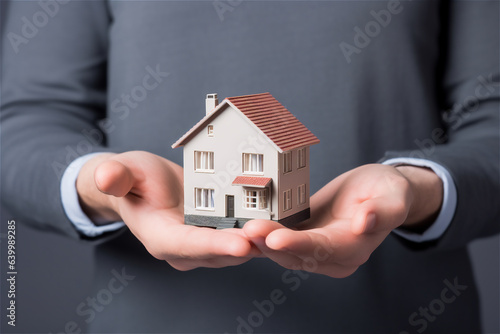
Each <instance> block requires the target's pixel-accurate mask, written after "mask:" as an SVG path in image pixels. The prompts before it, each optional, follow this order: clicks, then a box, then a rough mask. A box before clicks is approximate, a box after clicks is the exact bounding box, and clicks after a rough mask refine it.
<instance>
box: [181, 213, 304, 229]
mask: <svg viewBox="0 0 500 334" xmlns="http://www.w3.org/2000/svg"><path fill="white" fill-rule="evenodd" d="M310 216H311V210H310V209H309V208H307V209H305V210H302V211H300V212H297V213H296V214H293V215H291V216H288V217H286V218H284V219H280V220H274V219H273V220H274V221H276V222H278V223H280V224H282V225H283V226H286V227H294V226H296V225H298V224H299V223H301V222H303V221H304V220H307V219H309V217H310ZM249 220H251V219H249V218H238V217H212V216H198V215H184V223H185V224H186V225H194V226H201V227H211V228H216V229H224V228H242V227H243V225H245V223H246V222H247V221H249Z"/></svg>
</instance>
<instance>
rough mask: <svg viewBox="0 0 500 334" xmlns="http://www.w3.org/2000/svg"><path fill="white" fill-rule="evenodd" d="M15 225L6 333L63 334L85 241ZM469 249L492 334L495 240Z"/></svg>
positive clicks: (78, 289)
mask: <svg viewBox="0 0 500 334" xmlns="http://www.w3.org/2000/svg"><path fill="white" fill-rule="evenodd" d="M0 98H1V97H0ZM320 121H321V120H318V119H316V120H314V119H309V120H308V125H310V126H311V127H313V128H314V127H316V124H315V123H316V122H320ZM177 154H180V152H177ZM312 183H313V184H318V183H319V181H317V180H314V175H312ZM311 190H312V191H315V190H316V189H311ZM26 209H27V210H29V208H26ZM1 219H2V224H1V227H2V233H5V230H4V229H5V224H6V221H7V220H8V219H16V217H15V216H12V215H10V214H8V213H7V212H5V211H2V214H1ZM17 223H18V224H17V246H18V248H17V249H18V254H17V268H18V273H19V275H18V281H17V289H18V296H17V298H16V301H17V305H18V309H17V324H18V326H17V327H16V328H15V330H13V331H11V332H15V333H23V332H28V331H29V330H30V328H37V330H38V332H42V333H44V332H45V333H49V332H52V333H59V332H64V331H65V328H64V327H65V325H66V323H68V322H69V321H72V320H78V318H79V316H78V315H76V314H75V309H76V307H77V305H78V304H79V303H81V302H82V301H85V299H86V298H87V297H90V296H95V294H96V293H97V290H96V287H95V286H93V287H92V286H90V282H91V281H92V280H93V278H94V276H95V273H94V268H93V259H94V252H93V248H92V246H91V245H90V244H87V243H85V242H81V241H76V240H72V239H69V238H66V237H61V236H58V235H54V234H50V233H46V232H39V231H35V230H32V229H28V228H26V227H24V226H23V224H22V223H23V221H22V220H17ZM2 236H3V234H2ZM1 241H2V243H1V254H0V261H1V262H0V263H1V270H2V279H1V284H2V286H1V288H2V290H1V291H0V297H1V298H0V299H1V301H2V305H1V307H2V310H4V309H5V302H6V300H5V298H4V296H5V294H4V293H5V277H4V275H5V271H4V268H5V267H4V262H3V261H4V260H5V248H6V247H5V246H6V243H5V242H4V241H5V239H3V238H2V239H1ZM470 249H471V254H472V258H473V261H474V270H475V275H476V280H477V283H478V288H479V292H480V295H481V302H482V304H481V308H482V316H483V324H484V331H485V332H486V333H498V332H499V318H498V314H499V313H500V310H499V297H500V296H499V281H500V280H499V263H500V259H499V249H500V247H499V239H498V237H493V238H489V239H485V240H480V241H476V242H474V243H472V245H471V246H470ZM117 320H118V319H117ZM0 321H1V322H2V330H3V332H8V330H10V328H9V327H6V326H5V317H4V316H2V317H1V319H0Z"/></svg>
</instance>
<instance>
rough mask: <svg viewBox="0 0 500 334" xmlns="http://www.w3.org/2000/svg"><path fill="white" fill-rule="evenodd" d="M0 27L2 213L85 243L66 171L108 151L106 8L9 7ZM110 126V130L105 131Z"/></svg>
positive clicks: (99, 4)
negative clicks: (72, 212)
mask: <svg viewBox="0 0 500 334" xmlns="http://www.w3.org/2000/svg"><path fill="white" fill-rule="evenodd" d="M3 9H4V17H5V20H2V21H4V22H2V24H3V25H4V26H3V29H2V69H3V73H2V85H1V101H0V103H1V114H0V117H1V123H2V133H1V152H2V159H1V184H2V187H1V191H2V196H1V198H2V206H6V207H8V209H9V211H10V212H12V213H13V214H14V215H16V217H17V219H19V220H22V221H23V222H26V223H28V224H31V225H33V226H35V227H37V228H42V229H50V230H54V231H58V232H60V233H63V234H67V235H71V236H73V237H76V238H79V237H81V236H80V234H79V233H78V232H77V230H76V229H75V227H74V225H73V224H72V223H71V222H70V221H69V219H68V217H67V216H66V214H65V212H64V210H63V207H62V203H61V193H60V182H61V177H62V175H63V173H64V171H65V169H66V167H67V166H68V165H69V164H70V163H71V162H72V161H73V160H75V159H76V158H78V157H79V156H83V155H85V154H89V153H92V152H103V151H109V149H108V148H106V138H105V131H103V130H102V129H103V128H104V127H102V126H99V123H100V121H102V120H103V119H104V117H105V115H106V114H105V112H106V67H107V66H106V64H107V49H108V40H107V35H108V27H109V23H110V18H109V14H108V11H107V8H106V2H104V1H70V2H63V1H60V2H56V1H54V2H38V1H11V2H8V3H6V6H4V7H3ZM102 124H105V123H101V125H102Z"/></svg>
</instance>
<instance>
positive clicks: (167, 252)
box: [141, 223, 259, 260]
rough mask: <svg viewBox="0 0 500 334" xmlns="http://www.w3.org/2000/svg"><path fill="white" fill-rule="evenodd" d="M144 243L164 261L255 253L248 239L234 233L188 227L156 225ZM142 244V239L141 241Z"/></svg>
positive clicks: (244, 255) (246, 255)
mask: <svg viewBox="0 0 500 334" xmlns="http://www.w3.org/2000/svg"><path fill="white" fill-rule="evenodd" d="M149 230H150V231H151V235H149V236H146V239H148V242H146V243H145V244H150V245H154V246H151V247H154V248H156V249H151V250H149V249H148V250H149V251H150V253H152V254H153V256H155V257H157V258H161V259H164V260H169V259H181V258H184V259H198V260H205V259H210V258H213V257H220V256H232V257H248V256H251V255H252V254H254V253H256V254H259V252H258V251H256V250H255V248H253V247H252V245H251V243H250V241H249V240H247V239H246V238H245V237H243V236H241V235H238V234H235V233H224V232H222V231H220V230H214V229H210V228H201V227H196V226H188V225H182V224H180V225H175V226H174V225H172V224H164V223H162V224H156V226H154V227H152V228H151V229H149ZM141 241H142V240H141Z"/></svg>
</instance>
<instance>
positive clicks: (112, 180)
mask: <svg viewBox="0 0 500 334" xmlns="http://www.w3.org/2000/svg"><path fill="white" fill-rule="evenodd" d="M94 181H95V184H96V186H97V189H99V191H101V192H103V193H105V194H108V195H113V196H115V197H123V196H125V195H127V194H128V193H129V191H130V190H131V189H132V187H133V185H134V176H133V174H132V171H131V170H130V168H128V167H127V166H126V165H124V164H123V163H121V162H119V161H116V160H112V159H110V160H107V161H104V162H103V163H101V164H100V165H99V166H97V168H96V170H95V172H94Z"/></svg>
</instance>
